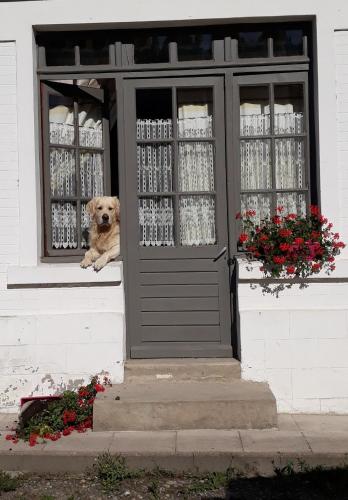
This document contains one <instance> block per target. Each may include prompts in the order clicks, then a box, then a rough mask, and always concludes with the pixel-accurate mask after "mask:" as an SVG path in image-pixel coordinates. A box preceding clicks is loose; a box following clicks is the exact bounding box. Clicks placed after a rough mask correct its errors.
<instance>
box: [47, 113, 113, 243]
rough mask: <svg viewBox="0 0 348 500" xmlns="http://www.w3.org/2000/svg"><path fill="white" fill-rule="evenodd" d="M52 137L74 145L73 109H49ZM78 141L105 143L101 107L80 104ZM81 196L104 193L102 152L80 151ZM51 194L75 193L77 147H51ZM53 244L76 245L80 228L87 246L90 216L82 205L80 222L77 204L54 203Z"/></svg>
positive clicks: (98, 145) (87, 144) (94, 144)
mask: <svg viewBox="0 0 348 500" xmlns="http://www.w3.org/2000/svg"><path fill="white" fill-rule="evenodd" d="M49 120H50V124H49V132H50V133H49V136H50V143H51V144H62V145H67V146H69V145H73V144H75V139H76V138H75V135H74V134H75V130H74V112H73V109H72V108H69V107H68V106H62V105H59V106H55V107H54V108H52V109H50V111H49ZM79 144H80V146H82V147H95V148H101V147H102V146H103V131H102V121H101V117H100V114H99V110H98V109H97V108H96V107H93V106H92V105H86V106H81V107H80V112H79ZM79 161H80V185H81V193H80V194H81V197H85V198H93V197H94V196H101V195H103V193H104V170H103V155H102V153H99V152H81V153H80V158H79ZM50 181H51V194H52V196H54V197H57V198H64V197H66V196H76V195H77V194H78V193H77V191H76V184H77V182H76V157H75V150H73V149H69V148H68V147H67V148H58V147H56V148H55V147H51V148H50ZM51 220H52V247H53V248H55V249H58V248H77V244H78V243H77V227H78V225H80V227H81V230H82V246H83V247H86V246H87V238H86V233H85V231H86V229H87V228H88V227H89V216H88V214H87V212H86V207H85V204H83V203H82V204H81V221H79V222H78V221H77V205H76V203H68V202H64V201H61V202H55V203H52V205H51Z"/></svg>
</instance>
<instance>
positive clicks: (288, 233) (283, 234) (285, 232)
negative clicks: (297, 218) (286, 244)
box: [279, 229, 292, 238]
mask: <svg viewBox="0 0 348 500" xmlns="http://www.w3.org/2000/svg"><path fill="white" fill-rule="evenodd" d="M291 235H292V231H291V229H281V230H280V231H279V236H281V237H282V238H288V237H289V236H291Z"/></svg>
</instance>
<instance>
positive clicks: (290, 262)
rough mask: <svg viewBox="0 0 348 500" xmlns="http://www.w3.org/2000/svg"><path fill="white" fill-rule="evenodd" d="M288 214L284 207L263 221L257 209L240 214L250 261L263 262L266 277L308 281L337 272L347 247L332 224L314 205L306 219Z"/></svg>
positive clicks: (240, 239) (242, 242)
mask: <svg viewBox="0 0 348 500" xmlns="http://www.w3.org/2000/svg"><path fill="white" fill-rule="evenodd" d="M284 212H285V209H284V207H282V206H280V207H277V215H275V216H273V217H272V218H271V219H269V220H268V219H267V220H262V221H261V222H257V220H256V211H255V210H248V211H246V212H245V213H244V214H240V213H238V214H237V216H236V218H237V219H240V220H241V224H242V228H243V232H242V233H241V234H240V236H239V243H240V245H241V248H242V250H243V251H245V253H246V257H247V259H248V260H249V261H255V260H258V261H260V262H261V264H262V265H261V267H260V270H261V271H262V272H263V274H264V277H265V278H287V279H289V278H302V279H306V278H308V277H310V276H311V275H313V274H318V273H319V272H320V271H325V272H326V273H327V274H330V273H331V272H332V271H334V269H335V257H336V256H337V255H339V254H340V251H341V249H343V248H344V247H345V244H344V243H343V242H342V241H340V236H339V234H338V233H335V232H334V231H333V230H332V227H333V225H332V223H331V222H329V221H328V220H327V218H325V217H324V216H323V215H322V214H321V213H320V210H319V208H318V207H317V206H314V205H311V206H310V210H309V213H308V214H307V215H306V216H300V215H297V214H293V213H289V214H287V215H285V214H284Z"/></svg>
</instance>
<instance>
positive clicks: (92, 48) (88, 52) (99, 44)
mask: <svg viewBox="0 0 348 500" xmlns="http://www.w3.org/2000/svg"><path fill="white" fill-rule="evenodd" d="M110 43H112V42H111V40H110V38H109V37H108V36H105V34H104V33H93V32H91V33H89V34H88V38H86V39H82V40H81V41H79V46H80V61H81V64H109V44H110Z"/></svg>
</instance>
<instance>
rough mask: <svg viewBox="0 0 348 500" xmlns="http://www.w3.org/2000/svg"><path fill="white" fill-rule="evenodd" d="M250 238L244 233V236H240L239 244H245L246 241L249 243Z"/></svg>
mask: <svg viewBox="0 0 348 500" xmlns="http://www.w3.org/2000/svg"><path fill="white" fill-rule="evenodd" d="M248 238H249V236H248V235H247V234H246V233H242V234H241V235H240V236H239V242H240V243H244V242H245V241H248Z"/></svg>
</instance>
